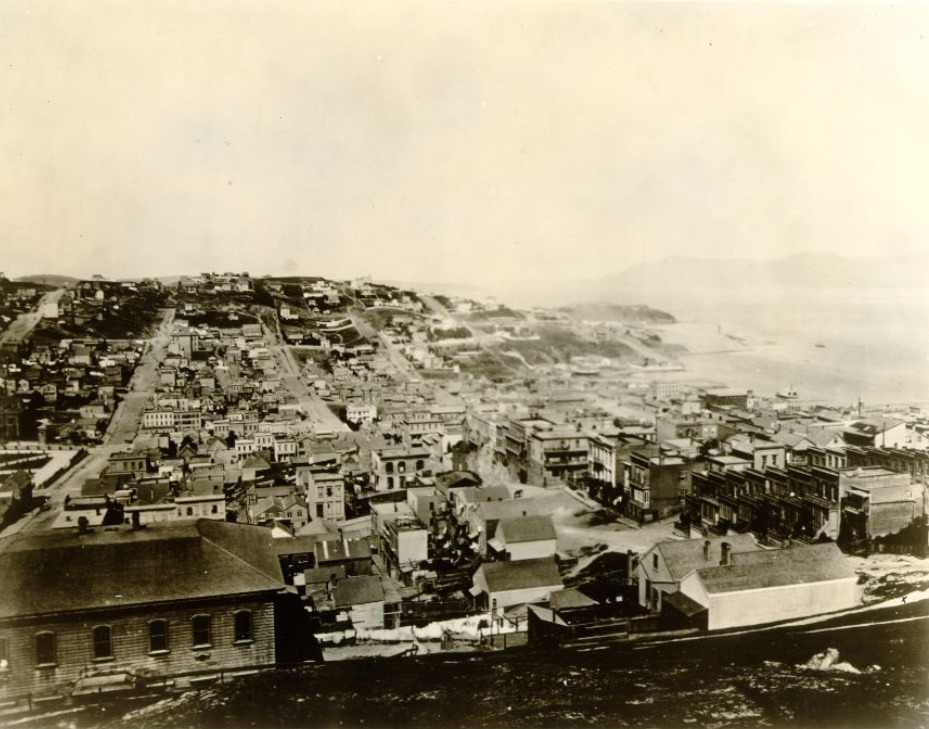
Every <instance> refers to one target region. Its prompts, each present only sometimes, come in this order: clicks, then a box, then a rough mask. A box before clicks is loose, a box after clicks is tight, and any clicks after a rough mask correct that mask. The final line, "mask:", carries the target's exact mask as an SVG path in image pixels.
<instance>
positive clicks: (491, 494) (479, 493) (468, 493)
mask: <svg viewBox="0 0 929 729" xmlns="http://www.w3.org/2000/svg"><path fill="white" fill-rule="evenodd" d="M456 488H457V490H458V498H460V499H461V500H462V501H464V502H465V503H466V504H479V503H484V502H488V501H508V500H509V499H510V490H509V489H508V488H507V487H506V486H461V487H456Z"/></svg>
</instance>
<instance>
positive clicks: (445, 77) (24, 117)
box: [0, 0, 929, 282]
mask: <svg viewBox="0 0 929 729" xmlns="http://www.w3.org/2000/svg"><path fill="white" fill-rule="evenodd" d="M0 62H2V63H0V100H2V109H0V254H2V256H0V270H4V271H6V272H7V274H8V275H23V274H27V273H39V272H43V273H48V272H55V273H65V274H72V275H89V274H92V273H102V274H105V275H110V276H142V275H169V274H179V273H194V272H199V271H202V270H248V271H251V272H252V273H253V274H263V273H278V274H280V273H285V272H293V273H306V274H314V273H316V274H322V275H328V276H333V277H350V276H355V275H363V274H372V275H374V276H375V277H381V278H391V279H400V280H406V281H428V280H434V281H461V282H469V281H473V282H488V281H495V280H506V279H509V278H514V277H515V278H555V277H560V276H564V277H586V276H596V275H599V274H607V273H613V272H617V271H619V270H622V269H623V268H625V267H627V266H629V265H631V264H633V263H637V262H641V261H647V260H652V259H657V258H661V257H663V256H668V255H706V256H713V257H718V256H727V255H739V256H745V257H758V258H767V257H776V256H778V255H780V254H786V253H793V252H798V251H824V250H825V251H828V250H833V251H836V252H842V253H847V254H855V255H882V254H884V253H885V252H889V253H912V252H925V251H927V250H929V237H927V231H929V204H927V193H929V9H927V8H925V7H920V6H913V5H904V6H891V5H889V4H879V5H867V6H853V5H834V4H829V5H806V4H776V5H754V4H749V5H736V4H721V5H703V4H697V3H675V4H657V3H615V2H511V1H508V0H504V1H503V2H493V3H475V2H466V3H465V2H461V3H451V2H448V3H443V2H439V3H435V2H430V3H407V2H370V3H369V2H364V3H359V2H342V1H340V2H334V3H327V2H315V1H314V2H306V1H305V0H294V1H293V2H291V1H290V0H273V1H272V2H267V1H266V0H247V1H244V0H218V1H216V2H213V1H210V0H197V1H196V2H191V1H190V0H180V1H179V2H147V1H139V0H132V1H131V2H127V1H126V0H116V1H115V2H102V1H99V0H69V1H67V2H64V1H59V0H50V1H43V2H34V1H32V0H3V2H2V3H0Z"/></svg>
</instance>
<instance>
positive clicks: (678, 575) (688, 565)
mask: <svg viewBox="0 0 929 729" xmlns="http://www.w3.org/2000/svg"><path fill="white" fill-rule="evenodd" d="M706 542H709V543H710V548H709V553H708V554H704V551H703V550H704V544H705V543H706ZM723 542H727V543H728V544H729V546H730V547H731V552H730V553H731V554H741V553H744V552H753V551H756V550H760V549H761V547H759V546H758V545H757V544H755V540H754V539H752V536H751V535H750V534H736V535H734V536H731V537H716V538H715V539H668V540H665V541H663V542H658V544H656V545H655V546H654V547H653V549H657V550H658V551H659V552H660V554H661V556H662V558H663V559H664V563H665V566H667V568H668V571H669V572H670V573H671V577H672V578H673V579H675V580H682V579H683V578H684V577H686V576H687V575H688V574H690V573H691V572H692V571H693V570H695V569H699V568H701V567H707V566H709V565H718V564H719V561H720V559H722V544H723ZM650 551H651V550H650Z"/></svg>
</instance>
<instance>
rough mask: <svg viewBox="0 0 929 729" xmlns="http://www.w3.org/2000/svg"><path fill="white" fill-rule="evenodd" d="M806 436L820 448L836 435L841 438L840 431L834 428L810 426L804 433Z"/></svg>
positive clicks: (830, 441)
mask: <svg viewBox="0 0 929 729" xmlns="http://www.w3.org/2000/svg"><path fill="white" fill-rule="evenodd" d="M806 437H807V438H809V439H810V440H811V441H813V443H815V444H816V445H818V446H819V447H820V448H824V447H826V446H827V445H829V444H830V443H832V441H833V440H835V439H836V437H838V438H839V440H842V432H841V431H839V430H836V429H834V428H810V429H809V430H808V431H807V433H806Z"/></svg>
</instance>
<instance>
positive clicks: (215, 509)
mask: <svg viewBox="0 0 929 729" xmlns="http://www.w3.org/2000/svg"><path fill="white" fill-rule="evenodd" d="M211 511H212V512H213V513H214V514H218V513H219V507H218V506H217V505H216V504H213V508H212V510H211Z"/></svg>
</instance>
